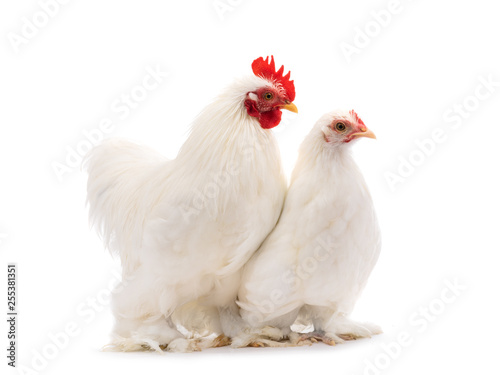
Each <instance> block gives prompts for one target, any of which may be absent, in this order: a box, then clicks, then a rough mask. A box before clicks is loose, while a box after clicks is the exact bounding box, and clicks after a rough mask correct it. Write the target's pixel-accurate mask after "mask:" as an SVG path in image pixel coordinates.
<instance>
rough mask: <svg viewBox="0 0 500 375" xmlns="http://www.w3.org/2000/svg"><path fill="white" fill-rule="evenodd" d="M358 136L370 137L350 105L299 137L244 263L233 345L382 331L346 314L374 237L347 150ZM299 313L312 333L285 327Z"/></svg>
mask: <svg viewBox="0 0 500 375" xmlns="http://www.w3.org/2000/svg"><path fill="white" fill-rule="evenodd" d="M360 137H369V138H375V136H374V134H373V133H372V132H371V131H370V130H368V129H367V127H366V126H365V124H364V123H363V121H361V119H360V118H359V117H358V115H357V114H356V113H355V112H354V111H336V112H331V113H328V114H326V115H324V116H323V117H321V119H320V120H319V121H318V122H317V123H316V125H315V126H314V127H313V129H312V130H311V132H310V133H309V135H308V136H307V137H306V139H305V140H304V142H303V143H302V145H301V147H300V152H299V158H298V161H297V164H296V166H295V169H294V171H293V174H292V181H291V184H290V188H289V190H288V193H287V197H286V201H285V204H284V207H283V213H282V215H281V217H280V220H279V223H278V225H277V226H276V228H275V229H274V230H273V232H272V233H271V234H270V235H269V237H268V238H267V239H266V240H265V242H264V243H263V244H262V247H261V248H260V249H259V250H258V251H257V252H256V253H255V254H254V256H253V258H252V259H251V260H250V261H249V262H248V264H247V265H246V266H245V268H244V271H243V276H242V280H241V287H240V290H239V293H238V299H239V301H238V305H239V306H240V307H241V311H240V313H241V316H242V318H243V320H244V321H245V323H246V325H247V329H246V330H245V332H244V333H241V334H240V335H238V337H237V338H236V339H234V340H233V345H234V346H246V345H248V344H252V345H271V346H280V345H281V344H280V343H275V342H274V341H272V340H275V341H279V340H281V339H283V338H285V337H287V336H289V337H290V341H291V342H292V344H298V343H299V342H301V341H319V340H321V341H323V342H325V343H327V344H330V345H333V344H335V342H342V341H343V340H344V339H348V338H358V337H370V336H371V335H373V334H377V333H380V332H381V331H380V328H378V327H377V326H375V325H373V324H369V323H363V324H361V323H357V322H354V321H353V320H351V319H350V318H349V314H350V313H351V311H352V309H353V307H354V304H355V302H356V300H357V299H358V297H359V295H360V293H361V291H362V290H363V287H364V286H365V284H366V282H367V280H368V276H369V275H370V273H371V271H372V269H373V267H374V265H375V263H376V261H377V258H378V256H379V252H380V243H381V242H380V233H379V226H378V223H377V219H376V216H375V212H374V208H373V203H372V199H371V197H370V193H369V192H368V188H367V186H366V184H365V181H364V179H363V176H362V175H361V172H360V171H359V169H358V168H357V166H356V163H355V162H354V159H353V158H352V156H351V152H350V151H351V150H350V148H351V145H352V141H353V140H355V139H358V138H360ZM298 317H299V318H300V320H301V321H305V322H307V323H309V324H312V325H313V326H314V331H313V332H312V333H309V334H303V335H298V334H296V333H294V332H292V331H291V326H292V325H293V324H294V322H296V319H297V318H298ZM270 339H271V340H270ZM283 345H289V344H288V343H286V344H283Z"/></svg>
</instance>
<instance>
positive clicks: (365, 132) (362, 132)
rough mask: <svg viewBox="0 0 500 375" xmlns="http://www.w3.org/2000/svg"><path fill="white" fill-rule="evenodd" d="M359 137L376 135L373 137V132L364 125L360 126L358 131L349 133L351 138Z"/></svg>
mask: <svg viewBox="0 0 500 375" xmlns="http://www.w3.org/2000/svg"><path fill="white" fill-rule="evenodd" d="M359 137H366V138H372V139H377V137H375V134H374V133H373V132H372V131H371V130H370V129H367V128H365V127H363V128H361V129H360V131H359V132H357V133H354V134H352V135H351V138H359Z"/></svg>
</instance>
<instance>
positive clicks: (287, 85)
mask: <svg viewBox="0 0 500 375" xmlns="http://www.w3.org/2000/svg"><path fill="white" fill-rule="evenodd" d="M268 60H269V56H268V57H266V59H265V60H264V59H263V58H262V57H259V58H258V59H256V60H254V62H253V63H252V70H253V74H255V75H256V76H258V77H263V78H265V79H268V80H270V81H275V82H277V83H279V84H280V85H281V86H282V87H283V88H284V89H285V91H286V95H287V96H288V99H290V101H292V102H293V100H294V99H295V86H294V84H293V81H290V72H288V74H287V75H286V76H283V71H284V70H285V67H284V66H283V65H282V66H281V68H280V69H279V70H278V71H276V68H275V66H274V56H272V55H271V61H270V62H268Z"/></svg>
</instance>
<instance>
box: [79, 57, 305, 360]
mask: <svg viewBox="0 0 500 375" xmlns="http://www.w3.org/2000/svg"><path fill="white" fill-rule="evenodd" d="M252 68H253V71H254V74H255V75H254V76H249V77H246V78H244V79H241V80H239V81H237V82H235V83H234V84H232V85H231V86H229V87H228V88H227V89H226V90H225V91H224V92H223V93H222V94H221V95H220V96H219V97H218V98H217V99H216V100H215V101H214V102H213V103H212V104H210V105H208V106H207V107H206V108H205V109H204V110H203V111H202V112H201V114H200V115H199V116H198V117H197V118H196V120H195V121H194V122H193V124H192V130H191V133H190V135H189V138H188V139H187V140H186V142H185V143H184V145H183V146H182V148H181V149H180V151H179V154H178V156H177V157H176V159H175V160H171V161H170V160H166V159H165V158H164V157H162V156H161V155H159V154H157V153H156V152H155V151H152V150H150V149H148V148H146V147H143V146H139V145H137V144H133V143H130V142H127V141H124V140H111V141H107V142H105V143H103V144H102V145H100V146H98V147H96V148H95V149H94V150H93V151H91V153H90V155H89V156H88V158H87V167H88V173H89V178H88V202H89V204H90V218H91V221H92V222H93V224H94V225H95V226H96V227H97V229H98V231H99V233H100V234H101V235H102V236H103V237H104V240H105V242H106V245H107V246H108V247H110V249H111V250H113V251H115V252H116V253H118V254H119V256H120V259H121V262H122V266H123V281H122V283H121V285H120V286H118V288H117V290H116V293H114V294H113V300H112V309H113V313H114V316H115V318H116V324H115V328H114V332H113V341H112V343H111V344H112V347H113V348H114V349H118V350H126V351H128V350H141V349H143V348H146V349H148V348H150V349H155V350H158V351H159V350H161V349H162V348H163V347H165V346H167V345H168V349H169V350H175V351H189V350H193V349H195V348H194V347H193V345H192V344H193V342H191V341H188V340H186V339H185V338H184V336H183V335H182V334H181V333H180V332H179V331H178V330H177V327H176V324H175V323H174V322H173V321H172V314H174V313H176V314H177V318H178V320H179V321H180V322H181V323H183V324H184V325H186V326H188V328H190V329H200V328H201V327H203V326H209V327H210V329H211V330H213V331H215V332H218V333H220V332H221V331H223V330H224V324H223V325H222V327H221V326H220V323H219V321H218V319H219V318H218V310H221V311H226V310H229V311H234V310H235V304H234V301H235V299H236V293H237V289H238V286H239V278H240V275H239V271H240V269H241V267H242V266H243V265H244V264H245V263H246V262H247V260H248V259H249V258H250V256H251V255H252V254H253V253H254V252H255V250H256V249H258V247H259V245H260V244H261V242H262V241H263V240H264V239H265V237H266V236H267V235H268V233H269V232H270V231H271V230H272V229H273V227H274V226H275V224H276V222H277V220H278V217H279V215H280V212H281V208H282V204H283V199H284V195H285V191H286V182H285V178H284V175H283V171H282V167H281V159H280V155H279V150H278V147H277V144H276V141H275V139H274V136H273V134H272V132H271V131H270V130H269V129H270V128H272V127H274V126H276V125H278V124H279V122H280V119H281V109H288V110H292V111H295V112H296V107H295V105H294V104H292V103H291V102H292V101H293V99H294V97H295V91H294V85H293V81H290V80H289V76H290V73H288V75H286V76H285V77H283V75H282V73H283V67H282V68H281V69H280V70H279V71H278V72H276V71H275V67H274V60H273V59H272V58H271V61H270V62H268V59H266V60H264V59H262V58H259V59H257V60H255V61H254V62H253V64H252ZM200 306H203V308H204V309H205V310H204V311H202V312H200V311H199V310H198V309H199V308H201V307H200ZM207 311H210V313H207ZM209 318H210V319H211V321H209V322H205V321H202V320H204V319H209ZM193 320H196V321H193ZM227 333H228V334H231V332H227Z"/></svg>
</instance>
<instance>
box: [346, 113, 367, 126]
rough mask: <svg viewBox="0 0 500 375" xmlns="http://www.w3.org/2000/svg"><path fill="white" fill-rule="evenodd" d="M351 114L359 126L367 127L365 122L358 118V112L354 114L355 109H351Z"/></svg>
mask: <svg viewBox="0 0 500 375" xmlns="http://www.w3.org/2000/svg"><path fill="white" fill-rule="evenodd" d="M349 114H350V115H351V116H352V117H354V119H355V120H356V122H357V123H358V124H359V125H365V123H364V122H363V120H361V119H360V118H359V116H358V114H357V113H356V112H354V109H351V110H350V111H349Z"/></svg>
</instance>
